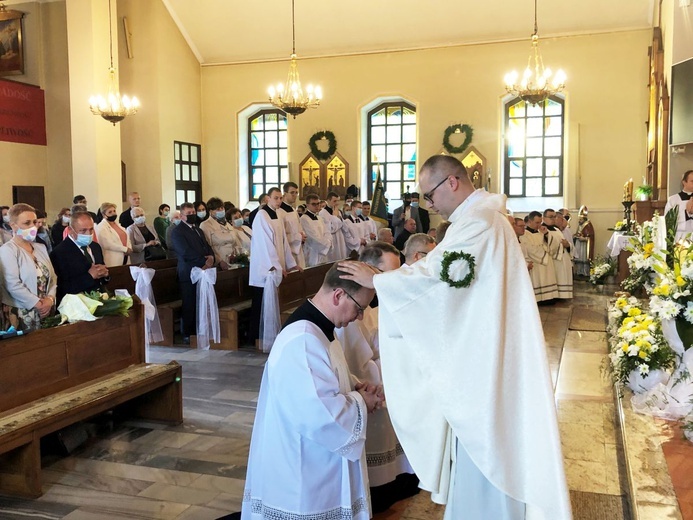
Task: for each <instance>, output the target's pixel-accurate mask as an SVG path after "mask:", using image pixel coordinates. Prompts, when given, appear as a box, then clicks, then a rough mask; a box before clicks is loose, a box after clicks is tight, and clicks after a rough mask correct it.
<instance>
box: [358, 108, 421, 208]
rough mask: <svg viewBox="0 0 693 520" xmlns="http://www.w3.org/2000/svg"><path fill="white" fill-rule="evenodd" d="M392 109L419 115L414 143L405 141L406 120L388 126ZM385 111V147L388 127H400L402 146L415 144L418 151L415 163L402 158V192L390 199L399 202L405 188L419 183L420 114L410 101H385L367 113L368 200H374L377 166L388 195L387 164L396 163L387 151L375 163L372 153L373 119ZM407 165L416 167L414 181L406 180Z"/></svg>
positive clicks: (384, 189) (400, 143)
mask: <svg viewBox="0 0 693 520" xmlns="http://www.w3.org/2000/svg"><path fill="white" fill-rule="evenodd" d="M390 107H400V108H401V109H402V111H404V108H407V109H408V110H411V111H412V112H414V114H416V115H417V118H416V123H415V126H416V130H417V132H416V134H415V136H416V137H415V140H414V142H413V143H412V142H411V141H407V142H406V143H405V142H404V140H403V137H402V136H403V132H402V130H403V126H405V123H404V118H402V120H401V121H400V123H399V125H388V124H387V109H388V108H390ZM383 109H385V112H386V116H385V125H383V126H384V127H385V128H386V130H385V143H384V145H383V146H387V144H388V143H387V127H388V126H399V127H400V141H399V145H400V146H403V145H404V144H414V145H415V146H416V151H415V153H414V160H413V161H405V160H402V159H403V157H401V156H400V161H399V163H400V164H401V166H402V170H401V171H402V178H401V179H400V181H399V183H400V192H399V194H398V195H397V197H396V198H394V197H390V199H391V200H399V198H400V197H401V194H402V193H404V192H405V186H407V185H410V186H412V187H413V186H415V185H416V183H417V179H416V160H417V156H418V152H419V150H418V147H419V142H418V125H419V120H418V112H417V110H416V106H414V105H413V104H412V103H410V102H409V101H405V100H404V99H399V100H390V101H385V102H382V103H379V104H378V105H376V106H375V107H373V108H372V109H370V110H368V112H366V157H367V158H366V175H367V180H368V182H367V188H368V189H367V192H368V193H367V195H368V199H372V198H373V191H374V188H375V179H373V170H374V168H375V167H377V166H380V178H381V181H382V183H383V191H384V192H386V193H387V186H388V185H387V182H388V181H387V164H388V162H389V163H394V162H395V161H387V151H386V156H385V157H384V158H378V162H373V151H372V149H373V144H372V142H371V137H372V128H373V125H372V124H371V117H372V116H373V115H374V114H375V113H377V112H380V111H381V110H383ZM377 126H380V125H377ZM376 146H380V145H376ZM381 159H383V160H381ZM405 165H413V166H414V179H413V180H406V181H405V180H404V168H405ZM389 182H390V183H392V182H397V181H389Z"/></svg>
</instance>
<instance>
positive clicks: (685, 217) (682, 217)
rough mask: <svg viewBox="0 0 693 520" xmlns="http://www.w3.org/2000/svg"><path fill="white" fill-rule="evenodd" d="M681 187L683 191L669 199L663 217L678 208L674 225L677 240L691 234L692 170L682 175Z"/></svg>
mask: <svg viewBox="0 0 693 520" xmlns="http://www.w3.org/2000/svg"><path fill="white" fill-rule="evenodd" d="M681 187H682V188H683V189H682V190H681V191H680V192H678V193H676V194H674V195H672V196H671V197H669V199H668V200H667V204H666V206H665V207H664V214H665V215H666V214H667V213H669V210H671V209H672V208H674V207H678V208H679V219H678V222H677V225H676V239H677V240H679V239H681V238H684V237H685V236H686V235H688V234H689V233H692V232H693V170H688V171H687V172H686V173H684V174H683V177H682V178H681Z"/></svg>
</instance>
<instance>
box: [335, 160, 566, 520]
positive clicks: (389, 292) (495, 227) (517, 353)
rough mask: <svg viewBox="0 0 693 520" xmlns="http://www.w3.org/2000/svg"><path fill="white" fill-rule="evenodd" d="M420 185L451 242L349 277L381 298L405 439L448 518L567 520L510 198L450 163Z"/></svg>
mask: <svg viewBox="0 0 693 520" xmlns="http://www.w3.org/2000/svg"><path fill="white" fill-rule="evenodd" d="M419 185H420V188H421V191H423V192H424V198H425V199H426V200H427V201H428V202H429V204H430V206H431V209H433V210H436V211H438V213H440V215H441V216H442V217H443V218H445V219H447V220H449V221H450V222H451V224H450V227H449V228H448V230H447V233H446V235H445V240H444V241H443V242H441V243H440V244H439V246H438V247H436V248H435V249H433V250H432V251H431V252H430V253H428V255H426V257H425V258H424V259H422V260H419V261H418V262H416V263H415V264H413V265H411V266H403V267H401V268H400V269H398V270H396V271H392V272H388V273H380V274H376V273H375V272H374V271H373V270H372V269H370V268H369V267H368V266H365V265H364V264H353V263H350V264H349V265H346V266H344V267H342V269H343V270H346V271H349V272H350V273H351V274H350V275H346V277H347V278H348V279H352V280H355V281H358V282H359V283H360V284H361V285H363V286H364V287H370V286H374V287H375V289H376V291H377V295H378V302H379V309H380V310H379V312H380V319H379V323H380V331H379V342H380V358H381V363H382V372H383V384H384V386H385V387H386V388H387V408H388V411H389V413H390V417H391V418H392V423H393V425H394V427H395V432H396V433H397V437H398V438H399V440H400V442H401V444H402V447H403V448H404V452H405V453H406V454H407V457H408V459H409V462H410V463H411V465H412V467H413V468H414V471H416V474H417V476H418V477H419V479H420V480H421V484H420V485H421V487H422V488H423V489H426V490H429V491H431V493H432V498H433V500H434V501H435V502H438V503H441V504H447V506H446V518H451V519H453V518H454V519H457V518H464V519H465V520H489V519H493V520H524V519H530V518H543V519H547V520H548V519H551V520H569V519H570V518H571V517H572V515H571V508H570V500H569V497H568V490H567V486H566V481H565V474H564V471H563V457H562V454H561V444H560V440H559V435H558V424H557V421H556V410H555V405H554V396H553V390H552V385H551V379H550V376H549V369H548V362H547V359H546V351H545V345H544V336H543V331H542V328H541V321H540V318H539V313H538V310H537V306H536V303H535V300H534V291H533V289H532V284H531V282H530V280H529V277H528V276H527V275H525V274H524V273H526V272H527V266H526V263H525V259H524V256H523V254H522V251H521V249H520V246H519V244H518V242H517V237H516V236H515V233H514V232H513V230H512V228H511V227H510V226H509V225H508V222H507V218H506V216H505V214H506V209H505V202H506V200H505V197H504V196H502V195H495V194H490V193H487V192H485V191H484V190H475V188H474V186H473V184H472V182H471V181H470V179H469V177H468V175H467V172H466V170H465V168H464V166H463V165H462V163H461V162H460V161H459V160H457V159H456V158H454V157H451V156H447V155H436V156H433V157H431V158H430V159H428V160H427V161H426V162H425V163H424V165H423V167H422V168H421V172H420V175H419ZM446 253H447V255H446ZM462 255H464V256H462ZM416 382H418V383H420V384H416Z"/></svg>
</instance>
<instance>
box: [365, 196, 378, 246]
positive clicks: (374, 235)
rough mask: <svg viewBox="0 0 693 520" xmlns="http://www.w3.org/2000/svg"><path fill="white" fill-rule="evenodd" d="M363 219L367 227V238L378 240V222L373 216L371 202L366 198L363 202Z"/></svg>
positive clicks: (368, 239)
mask: <svg viewBox="0 0 693 520" xmlns="http://www.w3.org/2000/svg"><path fill="white" fill-rule="evenodd" d="M361 220H363V224H364V227H365V228H366V233H367V235H366V240H367V241H371V240H377V239H378V229H380V228H379V227H378V222H377V221H375V220H373V219H372V218H371V203H370V202H368V201H367V200H364V201H363V202H362V203H361Z"/></svg>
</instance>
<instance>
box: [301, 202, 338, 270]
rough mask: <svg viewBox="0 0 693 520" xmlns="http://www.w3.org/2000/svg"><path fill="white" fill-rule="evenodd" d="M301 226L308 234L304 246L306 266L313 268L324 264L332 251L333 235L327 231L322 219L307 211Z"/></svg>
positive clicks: (302, 216) (302, 217)
mask: <svg viewBox="0 0 693 520" xmlns="http://www.w3.org/2000/svg"><path fill="white" fill-rule="evenodd" d="M301 226H302V227H303V231H304V232H305V234H306V243H305V244H304V254H305V257H306V265H307V266H308V267H313V266H315V265H319V264H324V263H325V261H326V259H327V253H328V252H329V251H330V247H332V235H331V234H330V232H329V230H328V229H326V227H325V222H324V221H323V219H322V217H319V216H317V215H315V214H314V213H311V212H310V211H308V210H306V212H305V213H304V214H303V215H301Z"/></svg>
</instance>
